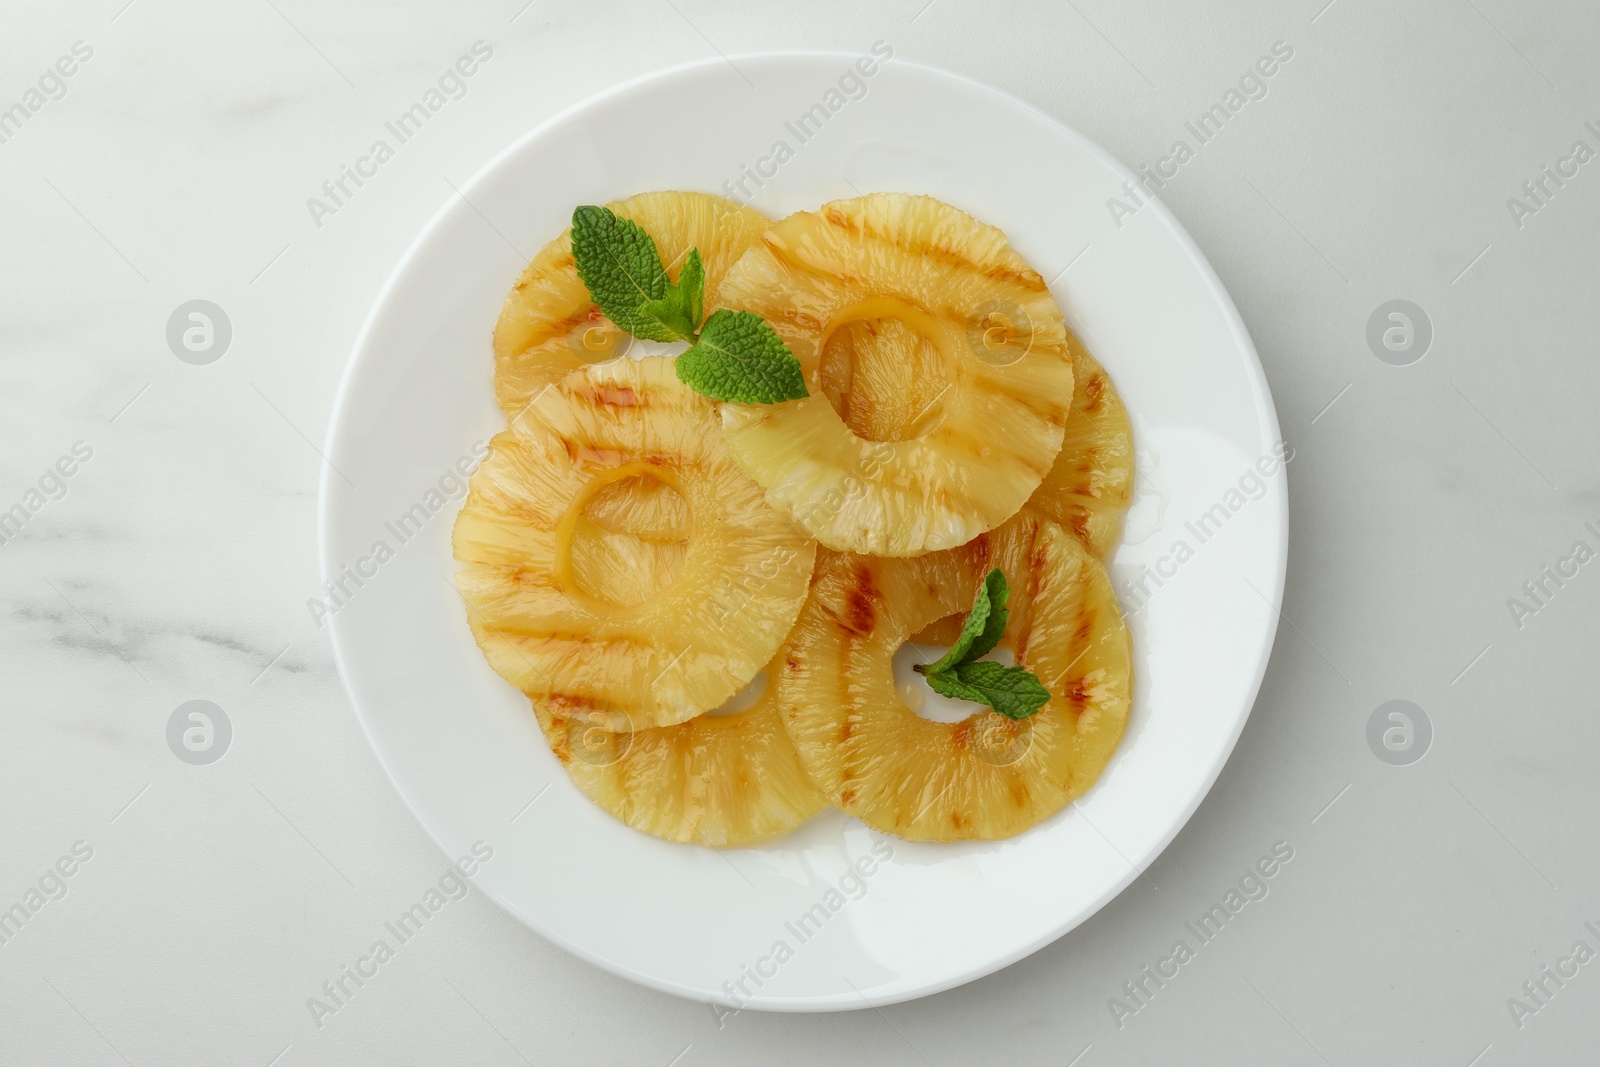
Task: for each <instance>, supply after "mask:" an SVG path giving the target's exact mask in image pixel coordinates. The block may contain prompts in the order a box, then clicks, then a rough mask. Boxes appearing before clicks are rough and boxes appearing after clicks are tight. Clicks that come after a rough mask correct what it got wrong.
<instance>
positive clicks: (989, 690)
mask: <svg viewBox="0 0 1600 1067" xmlns="http://www.w3.org/2000/svg"><path fill="white" fill-rule="evenodd" d="M954 673H955V676H956V681H957V682H959V683H960V685H961V686H963V687H964V688H967V689H971V690H972V691H974V692H976V693H978V694H979V695H978V696H976V697H968V698H967V699H968V700H976V701H977V702H978V703H980V704H987V705H989V706H990V707H991V708H993V709H994V710H995V711H997V712H999V713H1000V714H1001V715H1004V716H1005V717H1006V718H1008V719H1026V718H1027V717H1028V716H1030V715H1032V714H1034V713H1035V712H1037V711H1038V710H1039V709H1040V708H1042V707H1043V706H1044V705H1045V703H1046V702H1047V701H1048V700H1049V699H1050V690H1048V689H1046V688H1045V687H1044V684H1043V683H1042V682H1040V681H1039V679H1038V678H1037V677H1036V676H1035V675H1034V673H1033V672H1032V671H1030V670H1028V669H1027V668H1026V667H1007V666H1006V665H1005V664H1004V663H996V662H994V661H993V660H978V661H976V662H974V663H962V664H960V665H958V666H957V667H956V669H955V672H954ZM929 684H930V685H931V684H932V679H929Z"/></svg>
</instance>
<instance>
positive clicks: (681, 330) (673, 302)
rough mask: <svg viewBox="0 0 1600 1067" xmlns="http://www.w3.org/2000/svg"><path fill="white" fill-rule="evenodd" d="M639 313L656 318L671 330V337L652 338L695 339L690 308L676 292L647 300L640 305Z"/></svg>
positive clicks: (657, 321) (660, 323)
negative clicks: (657, 298)
mask: <svg viewBox="0 0 1600 1067" xmlns="http://www.w3.org/2000/svg"><path fill="white" fill-rule="evenodd" d="M639 314H640V315H643V316H647V317H649V318H651V319H654V320H655V321H656V323H658V324H659V325H661V326H662V327H664V328H665V329H667V330H668V331H670V332H671V335H672V336H671V337H669V338H652V340H672V341H676V340H679V339H682V340H685V341H693V340H694V328H695V322H694V320H693V319H691V318H690V317H689V309H688V308H686V307H684V306H683V300H682V298H681V297H680V296H679V295H678V293H676V292H671V293H668V294H667V295H666V296H664V297H662V298H661V299H660V300H647V301H645V302H644V303H643V304H640V305H639Z"/></svg>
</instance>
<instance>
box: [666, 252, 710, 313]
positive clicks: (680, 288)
mask: <svg viewBox="0 0 1600 1067" xmlns="http://www.w3.org/2000/svg"><path fill="white" fill-rule="evenodd" d="M673 289H674V290H676V291H677V292H679V293H682V294H683V306H684V307H685V308H687V309H688V312H689V321H690V322H692V323H694V331H691V332H698V331H699V329H700V323H701V322H702V321H704V319H705V304H706V265H705V263H704V262H702V261H701V259H700V250H699V249H698V248H691V249H689V254H688V255H687V256H685V257H684V260H683V269H682V270H680V271H679V272H678V284H677V285H675V286H673Z"/></svg>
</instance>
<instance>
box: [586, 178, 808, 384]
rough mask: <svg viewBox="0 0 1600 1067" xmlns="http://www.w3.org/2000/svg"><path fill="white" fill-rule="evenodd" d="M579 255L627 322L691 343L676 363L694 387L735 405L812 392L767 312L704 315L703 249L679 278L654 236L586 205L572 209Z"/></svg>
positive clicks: (640, 331)
mask: <svg viewBox="0 0 1600 1067" xmlns="http://www.w3.org/2000/svg"><path fill="white" fill-rule="evenodd" d="M572 257H573V259H574V260H575V261H576V262H577V266H578V277H579V278H581V279H583V284H584V285H585V286H587V287H588V289H589V297H590V299H592V300H593V301H594V302H595V303H596V304H598V305H599V307H600V310H601V311H602V312H603V313H604V314H605V316H606V318H608V319H610V320H611V321H612V322H614V323H616V324H617V326H618V327H619V328H621V329H623V330H626V331H627V332H628V333H631V334H633V335H634V336H635V337H642V338H645V339H646V340H650V341H679V340H682V341H688V342H689V345H690V347H689V350H688V351H687V352H685V353H683V354H682V355H681V356H679V357H678V359H677V362H676V364H675V369H676V371H677V374H678V379H679V381H681V382H683V383H684V384H685V385H687V386H689V387H690V388H691V389H694V390H696V391H697V392H700V393H702V394H704V395H706V396H708V397H710V398H712V399H713V400H725V401H729V402H731V403H735V404H778V403H782V402H783V401H785V400H800V399H803V398H805V397H807V396H809V395H811V394H810V393H809V392H807V390H806V383H805V375H804V374H803V373H802V371H801V368H800V361H799V360H797V359H795V358H794V353H792V352H790V351H789V346H788V345H786V344H784V343H783V339H782V338H781V337H779V336H778V334H777V332H776V331H775V330H773V328H772V327H771V326H770V325H768V323H767V322H766V320H765V319H763V318H762V317H761V316H760V315H756V314H753V313H751V312H748V311H729V310H727V309H723V310H721V311H717V312H714V313H713V314H712V315H711V317H710V318H709V319H705V318H704V315H705V287H706V269H705V263H704V262H703V261H702V260H701V258H700V250H699V249H698V248H691V249H690V250H689V254H688V256H687V257H686V258H685V259H684V262H683V269H682V270H680V271H679V272H678V280H677V282H676V283H673V282H672V281H671V280H670V279H669V278H668V277H667V272H666V268H665V267H663V266H662V265H661V254H660V253H659V252H658V251H657V250H656V242H655V239H654V238H652V237H651V236H650V235H649V234H648V233H646V232H645V231H644V230H643V229H642V228H641V227H640V226H639V225H638V224H637V223H635V222H633V221H632V220H630V219H624V218H621V217H619V216H618V215H617V214H616V213H615V212H613V211H612V210H611V209H610V208H604V207H594V206H592V205H585V206H583V207H580V208H578V209H577V210H576V211H574V212H573V213H572ZM703 319H704V326H703V327H702V325H701V323H702V320H703Z"/></svg>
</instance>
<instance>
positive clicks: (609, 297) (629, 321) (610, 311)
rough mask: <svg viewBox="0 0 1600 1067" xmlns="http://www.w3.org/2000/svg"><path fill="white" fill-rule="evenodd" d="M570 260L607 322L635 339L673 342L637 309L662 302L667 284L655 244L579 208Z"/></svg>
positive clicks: (636, 230)
mask: <svg viewBox="0 0 1600 1067" xmlns="http://www.w3.org/2000/svg"><path fill="white" fill-rule="evenodd" d="M572 258H573V259H574V260H575V261H576V263H577V266H578V277H579V278H582V279H583V284H584V285H586V286H588V288H589V296H590V297H591V298H592V299H593V300H594V302H595V303H596V304H598V305H600V310H601V311H602V312H604V313H605V316H606V318H608V319H610V320H611V321H612V322H614V323H616V324H617V326H619V327H620V328H622V329H624V330H626V331H628V332H629V333H631V334H633V335H634V336H635V337H643V338H646V339H648V340H651V341H674V340H677V337H678V335H677V334H675V333H674V332H673V331H672V330H671V329H670V328H668V327H667V326H665V325H663V324H662V323H661V322H660V320H658V319H656V318H654V317H653V316H650V315H645V314H642V313H641V312H640V306H641V305H643V304H646V303H648V302H650V301H652V300H660V299H662V298H663V297H665V296H666V295H667V287H668V284H669V283H668V281H667V272H666V270H665V269H664V268H663V267H662V266H661V255H660V253H658V252H657V251H656V242H655V240H654V239H653V238H652V237H651V236H650V235H649V234H648V233H645V232H644V230H642V229H641V228H640V227H639V225H638V224H637V223H635V222H634V221H632V220H631V219H624V218H619V217H618V216H617V214H616V212H614V211H612V210H611V209H610V208H604V207H595V206H593V205H585V206H583V207H580V208H578V209H577V210H575V211H574V212H573V213H572ZM691 332H692V331H691Z"/></svg>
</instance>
